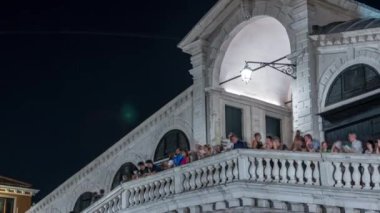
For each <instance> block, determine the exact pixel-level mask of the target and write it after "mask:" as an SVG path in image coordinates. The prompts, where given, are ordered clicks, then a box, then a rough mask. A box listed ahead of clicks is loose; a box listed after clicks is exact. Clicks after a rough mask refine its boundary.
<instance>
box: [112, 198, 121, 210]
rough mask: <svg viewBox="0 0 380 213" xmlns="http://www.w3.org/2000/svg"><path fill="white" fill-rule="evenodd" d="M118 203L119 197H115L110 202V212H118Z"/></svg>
mask: <svg viewBox="0 0 380 213" xmlns="http://www.w3.org/2000/svg"><path fill="white" fill-rule="evenodd" d="M119 201H120V199H119V197H115V198H114V199H113V200H112V202H113V206H112V211H113V212H118V211H119V210H120V208H119V203H120V202H119Z"/></svg>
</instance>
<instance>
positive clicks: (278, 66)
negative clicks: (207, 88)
mask: <svg viewBox="0 0 380 213" xmlns="http://www.w3.org/2000/svg"><path fill="white" fill-rule="evenodd" d="M284 59H286V56H284V57H282V58H279V59H277V60H274V61H272V62H258V61H246V62H245V66H244V68H243V70H242V71H241V72H240V75H238V76H235V77H233V78H230V79H228V80H226V81H223V82H221V83H219V85H222V84H225V83H227V82H230V81H232V80H235V79H237V78H240V77H241V79H242V80H243V81H244V82H245V83H248V82H249V81H250V80H251V76H252V73H253V72H255V71H257V70H261V69H263V68H264V67H270V68H272V69H274V70H276V71H279V72H281V73H283V74H285V75H287V76H290V77H292V78H293V79H297V73H296V65H295V64H289V63H280V62H279V61H281V60H284ZM250 65H259V66H258V67H256V68H251V66H250Z"/></svg>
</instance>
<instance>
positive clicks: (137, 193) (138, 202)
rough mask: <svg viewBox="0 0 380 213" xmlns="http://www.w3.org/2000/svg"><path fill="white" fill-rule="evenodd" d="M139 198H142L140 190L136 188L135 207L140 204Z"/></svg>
mask: <svg viewBox="0 0 380 213" xmlns="http://www.w3.org/2000/svg"><path fill="white" fill-rule="evenodd" d="M139 197H140V189H139V187H136V188H135V196H134V199H133V200H134V203H135V205H138V204H140V200H139Z"/></svg>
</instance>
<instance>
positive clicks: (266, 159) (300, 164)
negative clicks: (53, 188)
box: [84, 150, 380, 213]
mask: <svg viewBox="0 0 380 213" xmlns="http://www.w3.org/2000/svg"><path fill="white" fill-rule="evenodd" d="M379 165H380V156H376V155H354V154H352V155H348V154H329V153H327V154H320V153H302V152H287V151H264V150H233V151H230V152H226V153H222V154H219V155H215V156H212V157H209V158H206V159H202V160H199V161H195V162H192V163H190V164H187V165H184V166H181V167H176V168H174V169H171V170H167V171H163V172H161V173H158V174H155V175H152V176H148V177H145V178H142V179H138V180H133V181H130V182H127V183H124V184H122V185H121V186H119V187H117V188H116V189H114V190H113V191H112V192H111V193H109V194H108V195H107V196H105V197H104V198H102V199H101V200H99V201H98V202H97V203H95V204H94V205H92V206H90V207H89V208H88V209H86V210H85V211H84V212H86V213H87V212H88V213H90V212H91V213H93V212H96V213H98V212H99V213H100V212H124V211H125V212H127V210H128V209H133V208H137V207H139V206H144V205H147V204H150V203H157V202H158V201H162V200H165V199H166V198H171V197H174V195H180V194H186V193H190V192H196V191H198V190H202V189H205V188H212V187H216V186H221V185H223V186H225V185H228V184H229V183H233V182H244V183H248V184H266V185H267V184H269V185H275V184H278V185H279V186H286V187H295V186H303V187H305V186H309V187H310V190H313V189H314V190H315V189H318V188H324V189H333V190H344V189H345V188H350V190H352V193H354V192H365V193H368V192H376V191H377V190H379V188H380V177H379ZM378 192H380V191H378ZM378 192H376V193H378ZM376 193H375V194H376ZM379 199H380V197H379Z"/></svg>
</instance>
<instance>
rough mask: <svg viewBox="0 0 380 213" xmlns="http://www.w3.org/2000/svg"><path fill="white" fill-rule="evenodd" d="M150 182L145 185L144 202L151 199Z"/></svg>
mask: <svg viewBox="0 0 380 213" xmlns="http://www.w3.org/2000/svg"><path fill="white" fill-rule="evenodd" d="M149 191H150V189H149V184H147V185H145V192H144V202H145V203H146V202H148V201H149Z"/></svg>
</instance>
